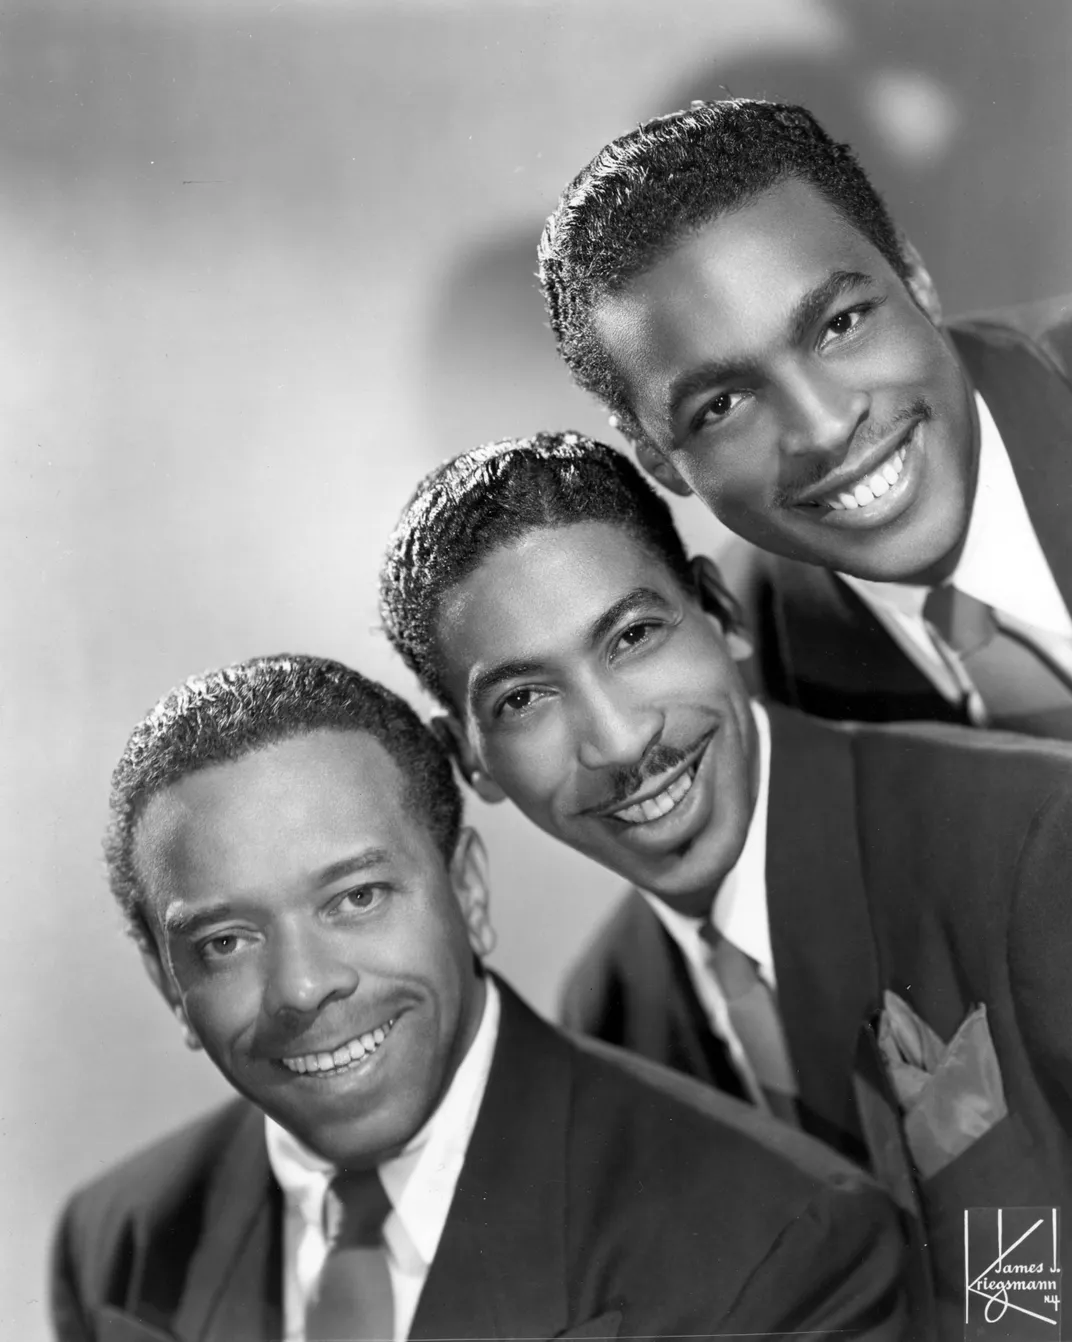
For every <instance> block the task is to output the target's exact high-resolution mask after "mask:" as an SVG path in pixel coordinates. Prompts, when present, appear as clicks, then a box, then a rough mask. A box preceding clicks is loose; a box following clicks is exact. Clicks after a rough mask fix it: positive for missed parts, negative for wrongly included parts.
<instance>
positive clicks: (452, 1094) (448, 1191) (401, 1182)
mask: <svg viewBox="0 0 1072 1342" xmlns="http://www.w3.org/2000/svg"><path fill="white" fill-rule="evenodd" d="M485 984H486V992H485V996H484V1012H483V1015H482V1016H481V1018H480V1024H479V1026H478V1027H477V1032H476V1034H475V1035H474V1037H473V1042H472V1043H471V1044H470V1045H469V1050H468V1052H467V1053H466V1055H465V1057H464V1058H463V1059H462V1061H461V1063H460V1065H459V1066H458V1070H457V1071H456V1072H455V1073H454V1078H453V1080H452V1081H451V1083H450V1086H449V1087H448V1088H447V1093H446V1094H445V1095H444V1096H443V1098H442V1100H441V1101H440V1102H439V1105H438V1106H437V1108H436V1109H435V1112H434V1113H433V1114H432V1116H431V1117H430V1118H429V1119H428V1121H427V1122H426V1123H425V1125H424V1126H423V1127H422V1128H421V1130H420V1131H419V1132H418V1133H417V1134H416V1135H415V1136H414V1137H412V1138H411V1139H410V1141H409V1142H408V1143H407V1144H406V1147H405V1148H404V1150H402V1151H401V1152H400V1153H399V1154H398V1155H397V1156H395V1157H393V1158H392V1159H391V1160H387V1161H384V1163H383V1164H382V1165H380V1166H379V1170H378V1173H379V1176H380V1181H381V1182H382V1184H383V1186H384V1189H385V1191H386V1193H387V1196H388V1198H389V1200H390V1202H391V1208H392V1210H393V1212H394V1213H395V1215H396V1216H397V1217H398V1220H399V1222H400V1223H401V1226H402V1229H403V1230H404V1231H405V1234H406V1236H407V1238H408V1239H409V1241H410V1243H411V1244H412V1245H413V1247H414V1248H415V1249H416V1251H417V1253H418V1254H419V1255H420V1257H421V1259H422V1261H423V1262H424V1264H425V1266H426V1267H428V1266H430V1265H431V1262H432V1259H433V1258H434V1257H435V1254H436V1250H437V1248H438V1247H439V1240H440V1236H441V1235H442V1233H443V1227H444V1226H445V1225H446V1221H447V1214H448V1212H449V1211H450V1203H451V1199H452V1198H453V1196H454V1187H455V1185H456V1183H457V1181H458V1176H459V1174H460V1173H461V1169H462V1165H463V1164H464V1162H465V1154H466V1151H467V1150H468V1147H469V1140H470V1138H471V1137H472V1135H473V1128H474V1127H475V1126H476V1120H477V1115H478V1114H479V1112H480V1106H481V1104H482V1103H483V1099H484V1091H485V1089H486V1088H487V1083H488V1075H489V1073H490V1072H491V1063H492V1058H493V1056H494V1053H495V1044H496V1041H497V1039H498V1035H499V1018H500V1014H501V1003H500V997H499V991H498V988H497V987H496V986H495V982H494V980H493V979H492V978H491V977H490V975H489V976H488V977H487V978H485ZM264 1126H265V1141H266V1144H267V1147H268V1161H269V1164H270V1165H271V1167H272V1173H273V1174H274V1175H275V1177H276V1180H277V1182H278V1183H279V1186H280V1188H282V1190H283V1193H284V1196H285V1197H286V1198H287V1200H288V1202H289V1203H291V1204H292V1205H293V1206H296V1207H297V1208H299V1210H300V1212H301V1215H302V1217H303V1218H304V1219H305V1220H306V1221H310V1222H313V1223H315V1224H320V1222H321V1217H322V1215H323V1205H324V1194H325V1193H326V1191H327V1186H328V1184H329V1183H330V1181H331V1178H332V1175H333V1174H334V1172H335V1168H334V1166H333V1165H332V1164H331V1163H330V1162H329V1161H326V1160H324V1159H322V1158H321V1157H320V1156H318V1155H316V1153H315V1152H313V1151H310V1150H309V1148H308V1147H306V1146H304V1145H303V1144H302V1143H301V1142H299V1141H298V1139H297V1138H296V1137H295V1136H294V1135H293V1134H292V1133H290V1132H288V1131H287V1130H286V1129H285V1128H283V1127H280V1125H279V1124H278V1123H276V1122H275V1120H274V1119H271V1118H268V1117H267V1115H266V1116H265V1120H264Z"/></svg>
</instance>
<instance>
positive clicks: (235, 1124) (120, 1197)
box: [68, 1100, 259, 1229]
mask: <svg viewBox="0 0 1072 1342" xmlns="http://www.w3.org/2000/svg"><path fill="white" fill-rule="evenodd" d="M257 1117H259V1115H258V1113H257V1111H256V1110H255V1109H254V1108H253V1106H252V1105H250V1104H249V1103H248V1102H247V1101H245V1100H232V1101H229V1102H228V1103H227V1104H225V1105H223V1106H221V1107H219V1108H217V1109H214V1110H212V1111H211V1112H209V1113H207V1114H204V1115H202V1116H201V1117H200V1118H196V1119H194V1120H193V1121H192V1122H190V1123H187V1124H185V1125H184V1126H183V1127H181V1128H178V1129H176V1130H175V1131H174V1132H171V1133H169V1134H167V1135H166V1136H164V1137H162V1138H160V1139H158V1140H157V1141H154V1142H152V1143H151V1144H150V1145H148V1146H145V1147H143V1148H141V1149H140V1150H138V1151H136V1152H134V1153H133V1154H132V1155H130V1156H128V1157H126V1159H125V1160H123V1161H121V1162H120V1163H119V1164H117V1165H115V1166H113V1167H112V1168H111V1169H109V1170H107V1171H105V1173H104V1174H102V1175H100V1176H98V1177H97V1178H96V1179H94V1180H93V1181H92V1182H90V1183H88V1184H86V1185H84V1186H83V1187H81V1188H80V1189H78V1190H77V1191H76V1192H75V1193H74V1194H73V1195H72V1197H71V1198H70V1200H69V1203H68V1215H69V1217H70V1220H71V1223H72V1225H73V1226H74V1227H75V1228H76V1229H78V1228H83V1229H89V1228H91V1227H93V1228H96V1227H100V1226H101V1225H103V1224H104V1223H106V1222H108V1221H110V1220H112V1219H115V1218H125V1217H128V1216H130V1215H134V1216H137V1215H138V1214H139V1212H143V1211H148V1210H150V1209H152V1208H155V1207H159V1206H164V1205H167V1204H168V1203H170V1202H173V1201H176V1200H179V1199H181V1198H183V1197H184V1196H186V1195H187V1194H188V1192H189V1190H190V1189H191V1188H192V1187H194V1186H195V1185H196V1184H197V1183H198V1182H200V1181H202V1180H203V1179H204V1178H205V1177H206V1176H207V1174H208V1173H209V1172H210V1170H211V1169H212V1167H213V1164H214V1162H215V1160H216V1158H217V1157H218V1155H219V1153H220V1152H221V1151H222V1150H223V1149H224V1147H225V1146H226V1145H227V1143H228V1142H229V1141H230V1139H231V1138H232V1137H233V1136H234V1135H235V1133H236V1132H237V1131H238V1129H239V1128H240V1127H241V1125H242V1124H243V1123H248V1122H255V1121H256V1119H257Z"/></svg>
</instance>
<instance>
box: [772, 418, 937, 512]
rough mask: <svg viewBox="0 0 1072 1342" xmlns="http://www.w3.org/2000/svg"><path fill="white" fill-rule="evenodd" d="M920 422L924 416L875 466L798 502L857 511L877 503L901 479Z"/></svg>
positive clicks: (826, 510) (843, 510) (838, 509)
mask: <svg viewBox="0 0 1072 1342" xmlns="http://www.w3.org/2000/svg"><path fill="white" fill-rule="evenodd" d="M920 423H922V420H916V422H915V423H914V424H913V425H912V426H911V428H910V429H909V430H908V431H907V432H906V433H903V434H901V436H900V437H899V438H898V441H897V446H895V447H894V448H892V449H891V450H890V451H889V452H887V454H886V455H885V457H883V458H882V460H881V461H879V462H878V464H877V465H876V466H869V467H868V468H867V469H866V470H864V471H861V472H860V473H859V475H857V476H855V477H853V478H851V479H848V480H844V481H843V482H842V483H840V484H839V485H837V486H836V487H835V488H833V489H827V490H825V491H819V492H814V494H813V497H811V498H806V499H802V500H801V501H800V503H799V504H798V505H797V506H798V507H801V508H808V509H812V510H814V509H819V510H821V511H822V512H829V511H834V512H857V511H859V510H860V509H862V508H863V509H866V508H869V507H870V506H871V505H872V504H874V503H877V502H878V500H879V499H881V498H882V497H883V496H884V495H885V494H888V493H889V491H890V490H891V489H892V488H893V487H894V485H896V484H897V482H898V481H899V480H900V478H901V473H902V471H903V470H904V465H905V456H906V455H907V453H908V449H909V447H910V446H911V445H912V443H913V442H914V441H915V438H916V430H917V429H918V428H919V425H920ZM812 492H813V491H809V493H812Z"/></svg>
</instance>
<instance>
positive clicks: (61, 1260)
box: [49, 1204, 94, 1342]
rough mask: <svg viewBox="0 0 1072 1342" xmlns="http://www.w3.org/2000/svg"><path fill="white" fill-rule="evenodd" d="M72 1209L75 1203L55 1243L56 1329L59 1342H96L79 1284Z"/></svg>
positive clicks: (52, 1280) (52, 1278) (53, 1311)
mask: <svg viewBox="0 0 1072 1342" xmlns="http://www.w3.org/2000/svg"><path fill="white" fill-rule="evenodd" d="M72 1212H73V1204H72V1205H70V1206H68V1207H67V1209H66V1211H65V1212H64V1214H63V1217H62V1218H61V1220H60V1224H59V1227H58V1228H57V1230H56V1235H55V1238H54V1240H53V1243H52V1261H51V1267H50V1276H49V1305H50V1311H51V1315H52V1332H53V1336H54V1337H55V1338H56V1342H93V1338H94V1332H93V1329H92V1328H91V1327H90V1324H89V1321H88V1319H87V1317H86V1312H85V1308H84V1306H83V1302H82V1298H81V1295H80V1293H79V1289H78V1284H77V1273H76V1271H75V1253H74V1244H73V1238H74V1237H73V1234H72V1219H73V1218H72Z"/></svg>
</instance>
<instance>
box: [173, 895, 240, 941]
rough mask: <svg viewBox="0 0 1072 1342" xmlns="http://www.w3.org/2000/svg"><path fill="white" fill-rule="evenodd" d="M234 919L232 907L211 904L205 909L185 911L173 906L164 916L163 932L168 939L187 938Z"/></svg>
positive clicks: (230, 905) (181, 907)
mask: <svg viewBox="0 0 1072 1342" xmlns="http://www.w3.org/2000/svg"><path fill="white" fill-rule="evenodd" d="M233 917H234V905H232V904H213V905H211V907H209V908H207V909H197V910H196V911H195V910H192V909H191V910H187V909H186V908H185V907H184V906H183V905H182V904H181V903H180V904H177V905H175V904H173V905H171V907H170V908H169V909H168V910H167V912H166V913H165V915H164V931H165V933H166V934H167V935H168V936H169V937H189V936H192V935H193V934H194V933H195V932H199V931H200V930H201V929H202V928H203V927H210V926H211V925H212V924H213V923H220V922H224V921H225V920H226V919H228V918H233Z"/></svg>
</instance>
